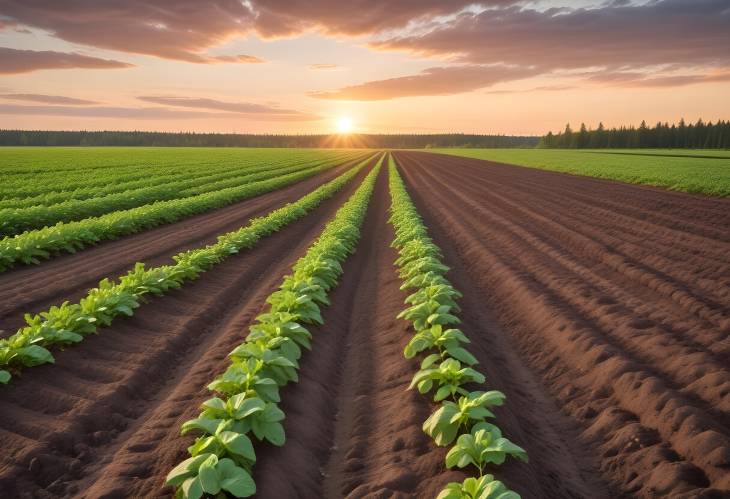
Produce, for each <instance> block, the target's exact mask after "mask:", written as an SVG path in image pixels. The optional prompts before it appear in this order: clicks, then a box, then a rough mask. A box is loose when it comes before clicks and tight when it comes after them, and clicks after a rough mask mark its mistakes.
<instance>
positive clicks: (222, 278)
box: [0, 172, 365, 498]
mask: <svg viewBox="0 0 730 499" xmlns="http://www.w3.org/2000/svg"><path fill="white" fill-rule="evenodd" d="M364 175H365V172H361V173H360V174H359V175H358V176H357V178H356V179H354V180H353V182H351V183H350V184H348V185H347V186H346V187H345V188H344V189H343V190H342V191H340V192H339V193H338V194H336V195H335V196H334V197H333V198H331V199H329V200H327V201H325V202H324V203H323V204H322V205H320V206H319V207H318V208H316V209H315V210H314V211H313V212H312V213H310V214H309V215H307V216H306V217H305V218H304V219H302V220H299V221H297V222H295V223H294V224H292V225H291V226H288V227H285V228H284V229H282V230H281V231H279V232H277V233H276V234H274V235H272V236H270V237H268V238H265V239H264V240H262V241H261V242H260V243H259V245H258V246H257V247H256V248H254V249H252V250H251V251H247V252H243V253H241V254H239V255H235V256H233V257H231V258H230V259H229V260H227V261H226V262H224V263H222V264H220V265H219V266H217V267H216V268H215V269H213V270H211V271H209V272H206V273H204V274H203V275H202V276H201V277H200V278H199V279H198V280H196V281H193V282H191V283H189V284H187V285H186V286H184V287H183V288H181V289H180V290H177V291H174V292H172V293H170V294H169V295H167V296H165V297H162V298H156V299H154V300H152V303H149V304H147V305H144V306H143V307H142V308H140V309H139V310H138V311H137V313H136V314H135V315H134V317H131V318H129V319H125V320H118V321H115V323H114V324H113V325H112V326H111V327H108V328H104V329H103V330H101V332H100V334H99V335H98V336H96V337H91V338H88V339H87V340H86V341H85V342H84V344H83V345H80V346H77V347H75V348H71V349H69V350H67V351H65V352H62V353H60V354H59V355H58V356H57V364H55V365H47V366H39V367H35V368H33V369H28V370H27V371H25V372H24V373H23V375H22V377H19V378H18V379H17V380H13V383H12V384H11V385H9V386H8V387H6V388H4V389H3V390H2V393H0V439H1V440H2V441H3V444H4V448H6V449H8V452H6V453H4V454H3V455H2V456H0V496H3V497H40V498H44V497H67V496H74V495H78V496H86V497H150V496H155V495H161V496H169V493H170V491H169V490H166V489H164V488H163V483H164V476H165V475H166V474H167V472H168V471H169V470H170V469H171V467H172V466H174V465H175V464H176V463H177V462H178V461H179V460H180V459H181V458H183V457H184V455H183V450H184V448H185V447H186V446H187V445H189V444H190V438H189V437H180V436H179V428H180V424H181V423H182V422H183V421H185V420H186V419H189V418H191V417H194V416H195V415H196V414H197V412H198V410H199V404H200V403H201V402H202V401H203V400H205V399H206V398H207V397H208V396H209V392H208V391H207V390H206V389H205V386H206V384H207V383H208V382H209V381H210V380H211V379H212V378H213V377H214V376H215V375H216V374H217V373H218V372H220V371H222V370H223V369H224V368H225V366H226V360H225V356H226V355H227V353H228V352H229V351H230V350H231V349H232V348H233V347H234V346H235V345H237V344H238V343H240V341H241V340H242V339H243V337H244V336H245V335H246V334H247V326H248V324H250V322H251V320H252V319H253V317H255V315H256V314H257V313H258V312H259V311H260V310H261V309H262V307H263V305H264V300H265V298H266V296H268V294H270V293H271V291H273V289H274V288H275V286H276V285H278V283H279V282H280V280H281V278H282V277H283V275H284V274H285V273H286V272H288V271H289V269H290V268H291V265H292V264H293V263H294V261H295V260H296V259H297V258H298V257H299V256H301V255H302V254H303V253H304V251H305V250H306V248H307V247H308V246H309V244H311V242H312V241H313V239H314V238H315V237H316V236H317V235H318V234H319V232H321V230H322V228H323V227H324V224H325V223H326V222H327V221H328V220H329V219H330V218H331V216H332V215H334V213H335V211H336V210H337V208H338V207H339V206H340V205H341V204H342V202H344V200H345V199H347V197H348V196H349V195H350V194H351V193H352V192H353V191H354V189H355V188H356V187H357V185H358V184H359V182H360V181H361V180H362V178H363V177H364ZM28 394H32V396H29V395H28Z"/></svg>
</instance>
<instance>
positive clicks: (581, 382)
mask: <svg viewBox="0 0 730 499" xmlns="http://www.w3.org/2000/svg"><path fill="white" fill-rule="evenodd" d="M422 156H423V155H422V154H417V153H399V159H401V161H402V163H403V164H404V165H405V167H404V173H405V176H406V180H407V182H408V183H409V186H410V187H411V189H412V190H413V191H415V193H416V196H417V197H418V199H419V200H420V201H418V202H419V208H421V209H422V210H423V211H425V212H427V213H428V214H429V215H428V216H427V220H428V221H429V224H430V225H433V226H434V227H436V229H435V230H436V231H437V232H440V233H442V234H443V235H444V237H448V238H450V239H451V240H452V241H454V244H455V245H456V246H457V249H458V253H459V255H460V257H461V259H462V260H463V261H464V262H468V264H469V265H470V266H471V268H472V274H473V275H475V276H478V281H479V283H480V285H481V287H482V288H483V289H484V290H485V291H486V292H485V294H484V295H483V300H482V302H483V304H484V305H486V306H487V307H488V308H489V309H490V310H492V311H494V312H495V317H496V319H497V320H498V321H499V323H500V324H501V325H502V326H503V327H504V330H505V331H507V332H508V333H509V335H510V337H511V338H512V340H513V341H514V342H515V344H517V345H519V347H520V349H521V353H522V357H523V359H524V360H525V361H526V363H527V365H528V366H529V367H530V368H531V369H532V370H533V371H534V372H538V373H541V376H542V378H543V382H544V383H545V385H546V386H548V387H549V391H550V393H551V394H552V396H553V397H555V398H556V399H557V401H558V402H559V404H561V405H562V406H563V408H564V409H565V411H566V412H567V413H568V414H569V415H570V416H571V417H572V418H574V420H575V422H576V423H582V424H576V427H578V428H582V429H583V430H584V431H583V433H582V440H583V441H585V442H587V443H592V444H593V445H594V446H595V448H596V450H595V452H596V453H600V454H602V455H601V459H600V461H601V467H602V469H603V471H604V473H605V475H606V476H607V478H608V479H610V480H612V481H613V482H614V484H615V485H616V486H617V487H619V488H620V489H621V490H622V491H623V492H625V493H636V494H638V495H640V496H652V495H653V494H657V493H667V492H670V491H671V492H672V493H680V494H687V495H689V496H694V495H696V494H699V493H700V492H702V493H705V494H711V490H713V487H714V488H715V489H722V490H727V489H728V488H730V483H728V482H729V481H730V478H729V475H728V473H727V468H728V466H729V465H730V444H729V443H728V442H730V439H729V437H730V429H728V427H727V424H726V421H727V418H726V412H725V410H724V409H722V408H723V407H726V405H725V404H727V397H728V389H727V387H728V385H727V376H728V373H727V369H721V370H719V371H718V370H716V371H714V372H710V371H711V370H712V369H711V368H707V367H706V366H705V365H703V361H704V360H705V359H703V358H702V356H700V357H699V358H698V356H697V355H693V354H691V352H690V351H689V350H676V351H675V352H673V353H671V349H667V341H668V339H669V337H666V338H665V339H664V340H659V341H657V339H658V338H661V335H662V332H661V331H659V330H657V328H646V329H645V330H643V331H642V330H641V329H642V328H636V327H635V328H633V329H632V328H628V329H627V328H624V329H619V330H615V331H613V330H607V329H606V327H602V325H601V324H600V323H599V321H600V318H601V317H604V314H601V313H598V311H596V310H593V309H591V308H590V307H589V305H590V303H591V300H590V293H591V292H594V293H595V292H596V291H597V290H600V289H602V286H603V285H605V283H601V285H597V284H595V283H594V282H591V277H590V274H589V273H585V274H583V275H579V276H576V275H574V268H571V266H570V265H568V264H567V263H566V261H563V262H562V263H556V262H555V261H553V259H552V258H551V256H550V255H546V254H543V253H544V252H543V251H542V250H544V249H546V248H542V250H541V248H540V247H539V245H538V246H535V245H531V243H530V242H529V241H528V240H526V239H523V238H520V237H517V234H520V229H521V228H522V227H523V226H524V225H523V224H525V222H526V220H525V219H523V217H522V216H519V215H516V217H515V219H514V220H513V221H512V222H511V223H512V225H513V227H511V228H510V227H509V225H504V224H505V223H507V224H509V221H507V222H505V220H501V222H502V225H500V224H499V223H495V217H494V216H491V217H490V216H488V214H489V212H490V211H491V210H492V208H493V206H492V203H491V202H486V201H485V199H487V198H488V199H489V200H490V201H491V200H493V199H494V198H493V197H490V196H491V194H490V193H489V192H488V191H487V190H486V189H485V190H484V192H483V193H482V194H483V195H482V196H476V195H475V193H474V191H476V189H475V188H474V187H473V186H474V183H473V182H469V181H468V180H464V178H463V176H461V175H459V174H458V173H459V172H455V171H454V167H453V165H451V164H449V165H448V166H446V165H444V166H439V165H438V164H433V162H431V163H429V170H428V172H426V171H425V168H424V167H419V166H418V165H419V163H420V158H421V157H422ZM485 165H486V166H487V167H486V168H485ZM485 165H482V166H480V168H481V171H482V174H483V175H485V176H489V175H490V171H491V169H490V168H489V167H488V165H489V164H488V163H486V164H485ZM465 168H466V166H465ZM542 173H543V175H541V179H542V180H543V182H544V183H545V184H546V185H548V184H550V183H551V176H550V175H544V173H545V172H542ZM429 175H430V176H429ZM522 175H525V173H520V174H519V175H515V177H514V178H513V179H512V180H511V182H512V187H514V183H515V182H520V180H521V179H520V176H522ZM552 177H553V178H552V182H554V183H558V182H563V177H565V176H564V175H560V174H553V176H552ZM499 181H501V182H504V183H506V184H507V185H509V184H510V181H509V179H508V178H505V179H502V178H500V179H499ZM606 184H607V185H604V186H603V188H604V192H603V193H602V194H601V193H598V192H596V193H594V195H595V197H596V198H598V199H603V198H605V197H609V198H611V197H612V195H613V192H612V191H611V188H610V183H606ZM617 185H618V186H619V187H618V188H619V189H621V190H625V189H626V188H627V187H632V186H624V185H620V184H617ZM470 186H471V187H470ZM445 188H447V189H446V190H447V191H448V193H444V189H445ZM449 188H450V189H449ZM495 188H498V187H495ZM587 188H588V187H587V186H586V190H587ZM637 189H639V188H637ZM455 192H462V193H463V192H469V194H462V195H461V196H458V195H455V194H454V193H455ZM499 192H500V193H501V194H502V195H503V196H506V197H508V194H506V192H507V189H506V188H505V189H499ZM641 194H642V193H637V196H638V195H641ZM668 194H670V193H668ZM542 195H543V196H546V197H548V196H549V191H548V192H545V193H543V194H542ZM533 196H537V194H533ZM672 200H673V197H672V196H671V195H668V196H667V199H666V200H665V203H664V204H665V205H666V207H667V209H666V211H667V212H669V213H671V212H674V211H676V210H677V207H676V206H672V205H671V202H672ZM717 201H718V203H719V204H723V203H724V201H723V200H717ZM539 202H540V199H539V197H538V198H537V199H535V203H536V204H539ZM564 202H565V204H566V205H570V203H572V198H565V199H564ZM701 203H702V204H705V203H706V200H702V201H701ZM479 206H481V207H482V210H481V211H480V210H479V209H477V208H478V207H479ZM518 213H519V212H518ZM545 213H546V215H547V214H549V217H550V219H552V220H555V221H556V223H557V224H561V222H562V220H560V218H561V214H560V213H555V212H548V211H546V212H545ZM547 222H548V221H546V220H544V221H540V219H539V218H535V217H533V220H532V222H531V223H532V226H529V225H528V227H529V232H531V233H532V234H533V235H535V236H536V237H537V240H538V241H539V240H541V239H542V240H544V239H545V238H546V237H545V235H546V234H550V233H552V232H553V231H554V230H555V227H556V225H555V224H550V223H547ZM566 225H570V224H566ZM593 225H594V226H595V227H593V228H591V229H590V230H595V231H601V230H602V229H603V227H602V220H601V219H596V220H595V221H594V223H593ZM575 229H576V230H580V231H581V232H582V231H584V230H585V228H584V227H582V226H579V227H576V228H575ZM505 230H508V231H509V232H510V233H511V234H510V235H507V236H505V235H503V234H501V232H502V231H505ZM541 232H542V234H541ZM522 235H523V236H524V235H525V233H523V234H522ZM506 237H507V238H508V239H505V238H506ZM555 240H556V239H553V241H552V242H553V244H554V243H555ZM506 241H509V245H508V246H504V245H505V244H508V243H507V242H506ZM668 244H670V243H669V242H668ZM724 246H725V245H724V244H723V242H722V241H716V242H715V243H714V244H713V245H711V246H710V247H709V248H707V249H708V250H709V251H714V252H716V253H720V252H722V251H724ZM500 248H501V249H500ZM506 249H509V251H506ZM562 251H563V253H564V254H568V253H565V249H563V250H562ZM556 254H557V255H560V254H561V253H560V252H558V253H556ZM581 262H583V260H581ZM586 265H587V263H586ZM689 266H690V267H691V264H689ZM728 270H730V269H728ZM605 278H606V279H609V278H615V276H613V277H612V276H611V274H610V273H609V274H607V275H606V276H605ZM581 280H583V281H584V282H582V286H581ZM621 285H622V286H625V287H626V288H628V289H629V290H632V288H634V287H637V286H641V284H640V283H633V284H632V283H631V282H630V281H625V282H621ZM581 293H584V294H585V296H584V295H582V294H581ZM639 293H641V292H639ZM613 299H614V300H616V301H617V303H615V304H612V305H611V311H610V313H609V315H613V316H614V317H613V320H617V319H621V320H622V321H623V320H624V319H625V320H626V321H630V320H631V319H633V318H634V315H635V310H634V309H632V308H631V307H630V306H629V304H627V303H626V298H625V296H621V295H617V296H615V297H613ZM665 307H667V304H666V302H662V301H661V300H659V301H649V302H647V303H646V310H645V313H651V312H654V313H657V314H659V315H662V314H664V313H666V311H665V310H663V308H665ZM652 308H653V309H654V310H651V309H652ZM605 312H608V311H607V310H604V313H605ZM673 312H674V313H675V314H679V315H681V314H682V312H679V311H676V310H675V311H673ZM723 312H726V309H725V310H724V311H723ZM688 314H689V312H687V311H685V312H684V315H688ZM637 329H638V331H637ZM694 333H695V331H692V330H689V331H686V334H687V335H688V337H690V338H691V337H692V335H693V334H694ZM634 335H636V336H639V337H642V338H643V340H638V339H636V338H634V337H633V336H634ZM639 341H643V343H638V342H639ZM630 344H633V345H634V346H635V348H632V349H630V351H629V349H627V346H628V345H630ZM639 352H643V353H642V355H643V356H636V355H635V354H637V353H639ZM688 353H689V355H687V354H688ZM644 356H648V357H650V358H651V359H649V358H646V357H644ZM662 356H663V357H664V359H665V362H664V363H663V364H662V363H661V358H662ZM678 357H679V358H678ZM649 360H651V361H653V363H654V365H655V367H656V368H657V369H658V370H659V371H662V372H671V373H674V375H675V379H673V380H672V381H671V382H668V381H667V379H666V378H665V377H664V376H663V375H659V374H658V372H657V371H655V370H654V369H653V368H651V367H647V361H649ZM682 369H689V370H692V371H694V373H696V375H697V376H698V377H699V378H698V380H697V381H695V383H694V384H695V385H696V386H692V387H691V386H689V385H690V384H691V383H688V381H689V379H687V378H682V373H681V370H682ZM703 371H705V373H706V377H704V378H702V375H703ZM708 384H709V385H711V386H715V387H716V388H715V389H714V390H715V391H714V392H713V391H712V390H710V391H703V390H705V388H706V386H707V385H708ZM677 390H678V391H679V392H689V393H696V391H700V392H702V393H703V395H704V397H703V398H705V399H707V403H706V404H703V403H701V401H700V400H697V399H693V398H691V397H690V398H687V397H685V396H683V395H680V394H679V393H678V392H677ZM695 390H696V391H695ZM675 449H676V450H675ZM714 493H715V494H717V493H719V492H718V490H715V492H714Z"/></svg>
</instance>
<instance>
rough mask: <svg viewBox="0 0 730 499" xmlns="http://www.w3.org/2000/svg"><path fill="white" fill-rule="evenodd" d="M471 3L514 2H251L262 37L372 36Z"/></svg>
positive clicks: (501, 0)
mask: <svg viewBox="0 0 730 499" xmlns="http://www.w3.org/2000/svg"><path fill="white" fill-rule="evenodd" d="M475 3H481V4H488V5H504V4H513V3H515V0H487V1H482V2H478V1H474V0H448V1H444V0H399V1H393V0H351V1H349V2H346V3H343V2H342V1H341V0H259V1H253V2H252V4H253V8H254V10H255V12H256V22H255V29H256V31H257V32H258V33H260V34H261V35H262V36H264V37H280V36H292V35H296V34H300V33H303V32H307V31H319V32H322V33H325V34H328V35H346V36H357V35H372V34H375V33H380V32H382V31H386V30H392V29H397V28H403V27H405V26H407V25H408V24H409V23H413V22H418V21H429V20H431V19H433V18H436V17H439V16H447V15H451V14H455V13H457V12H460V11H461V10H463V9H464V8H466V7H468V6H470V5H473V4H475Z"/></svg>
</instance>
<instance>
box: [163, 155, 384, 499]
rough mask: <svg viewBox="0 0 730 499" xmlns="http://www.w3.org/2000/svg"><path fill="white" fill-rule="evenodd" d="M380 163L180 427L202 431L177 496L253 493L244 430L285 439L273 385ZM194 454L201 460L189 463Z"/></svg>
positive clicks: (294, 362) (342, 252) (338, 264)
mask: <svg viewBox="0 0 730 499" xmlns="http://www.w3.org/2000/svg"><path fill="white" fill-rule="evenodd" d="M381 163H382V158H381V160H380V161H379V162H378V164H377V165H376V167H375V168H374V169H373V170H372V171H371V172H370V173H369V174H368V176H367V177H366V178H365V180H364V181H363V183H362V185H361V186H360V187H359V188H358V189H357V191H355V193H354V194H353V195H352V196H351V197H350V199H349V200H348V201H347V202H346V203H345V204H344V205H343V206H342V207H341V208H340V209H339V210H338V211H337V213H336V214H335V217H334V218H333V219H332V220H331V221H330V222H329V223H328V224H327V226H326V227H325V229H324V231H323V232H322V234H321V235H320V236H319V238H318V239H317V240H316V241H315V242H314V243H313V244H312V245H311V246H310V247H309V249H308V250H307V253H306V254H305V255H304V256H303V257H302V258H300V259H299V260H298V261H297V263H296V264H295V265H294V267H293V272H292V274H291V275H288V276H286V277H285V278H284V280H283V282H282V284H281V286H280V287H279V290H277V291H275V292H274V293H272V294H271V295H270V296H269V297H268V299H267V300H266V302H267V303H268V304H269V310H268V311H267V312H265V313H263V314H260V315H259V316H258V317H257V318H256V323H255V324H253V325H252V326H251V327H250V328H249V329H250V331H249V334H248V335H247V336H246V340H245V341H244V342H243V343H242V344H240V345H238V346H237V347H236V348H235V349H234V350H233V351H232V352H231V353H230V354H229V359H230V360H231V365H230V366H229V367H228V369H226V371H225V372H224V373H223V374H222V375H220V376H218V377H217V378H216V379H215V380H214V381H212V382H211V383H210V384H209V385H208V389H209V390H210V391H212V392H216V393H218V394H221V395H222V396H223V397H224V398H221V397H213V398H211V399H209V400H208V401H207V402H205V403H204V404H203V411H202V412H201V414H200V416H199V417H198V418H196V419H193V420H190V421H187V422H186V423H184V424H183V426H182V432H183V433H187V432H188V431H193V430H195V431H200V432H202V435H201V436H200V437H198V438H197V439H196V441H195V443H194V444H193V445H192V446H190V447H189V448H188V452H189V453H190V455H191V456H192V457H191V458H190V459H188V460H186V461H184V462H183V463H181V464H180V465H178V466H177V467H176V468H175V469H174V470H173V471H171V472H170V474H169V475H168V479H167V483H168V484H169V485H172V486H175V487H177V492H176V494H177V496H178V497H180V498H188V499H189V498H190V497H193V498H196V499H197V498H198V497H200V496H201V495H202V494H211V495H213V494H219V493H221V491H224V492H228V493H229V494H231V495H233V496H234V497H248V496H251V495H253V494H255V493H256V485H255V483H254V482H253V480H249V479H250V471H251V468H252V466H253V464H254V462H255V459H256V456H255V454H254V449H253V444H252V442H251V440H250V437H249V435H253V436H254V437H255V438H256V439H257V440H258V441H259V442H263V441H268V442H269V443H272V444H274V445H279V446H280V445H283V444H284V442H285V439H286V437H285V434H284V427H283V426H282V424H281V421H282V420H283V419H284V413H283V412H282V411H281V409H279V407H278V406H277V402H278V401H279V388H280V387H282V386H285V385H286V384H288V383H290V382H296V381H297V379H298V378H297V369H298V367H299V363H298V361H299V358H300V357H301V355H302V348H304V349H310V348H311V346H312V345H311V342H312V334H311V332H310V331H309V330H307V329H306V328H305V327H304V325H318V324H322V323H323V320H322V314H321V311H320V307H322V306H324V305H327V304H329V300H328V299H327V293H328V292H329V291H330V290H331V289H332V288H333V287H334V286H335V285H336V284H337V281H338V279H339V278H340V276H341V275H342V262H343V261H344V260H345V259H346V258H347V256H348V255H350V254H351V253H352V252H353V251H354V250H355V247H356V245H357V241H358V240H359V237H360V230H359V227H360V225H361V224H362V221H363V218H364V216H365V212H366V209H367V206H368V202H369V200H370V196H371V194H372V191H373V188H374V186H375V179H376V178H377V175H378V172H379V171H380V165H381ZM225 397H227V399H226V398H225ZM199 456H207V457H206V459H208V460H206V461H198V460H195V459H197V458H198V457H199ZM226 460H227V461H226ZM223 462H225V463H226V464H225V465H223V469H219V468H220V467H221V463H223ZM186 463H187V464H186ZM231 464H232V465H233V466H234V467H235V468H231ZM243 473H245V475H244V474H243ZM233 478H235V479H237V480H238V481H237V482H236V483H235V487H236V490H231V486H232V485H231V484H232V483H233V482H231V481H230V480H232V479H233Z"/></svg>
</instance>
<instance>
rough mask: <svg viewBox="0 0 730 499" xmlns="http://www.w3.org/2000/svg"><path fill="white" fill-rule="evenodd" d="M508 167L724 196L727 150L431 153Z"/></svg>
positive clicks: (728, 176)
mask: <svg viewBox="0 0 730 499" xmlns="http://www.w3.org/2000/svg"><path fill="white" fill-rule="evenodd" d="M432 151H433V152H440V153H444V154H453V155H456V156H463V157H467V158H477V159H486V160H490V161H497V162H500V163H507V164H512V165H519V166H527V167H530V168H540V169H544V170H550V171H556V172H563V173H570V174H573V175H586V176H589V177H598V178H605V179H609V180H619V181H621V182H629V183H632V184H645V185H654V186H658V187H663V188H667V189H672V190H676V191H684V192H692V193H699V194H708V195H712V196H725V197H727V196H730V152H728V151H724V150H682V149H614V150H606V149H593V150H591V149H581V150H566V149H559V150H556V149H433V150H432Z"/></svg>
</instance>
